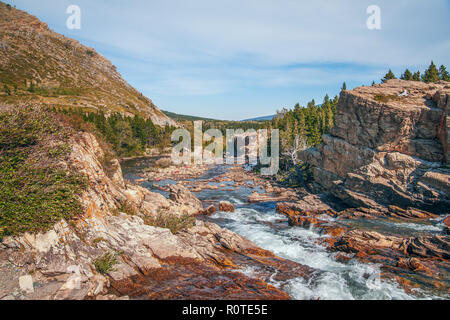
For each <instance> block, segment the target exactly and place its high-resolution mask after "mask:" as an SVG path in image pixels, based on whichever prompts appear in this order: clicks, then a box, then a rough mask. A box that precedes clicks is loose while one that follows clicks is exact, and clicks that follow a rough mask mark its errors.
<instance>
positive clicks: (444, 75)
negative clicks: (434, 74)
mask: <svg viewBox="0 0 450 320" xmlns="http://www.w3.org/2000/svg"><path fill="white" fill-rule="evenodd" d="M439 76H440V77H441V80H444V81H450V74H449V73H448V71H447V68H445V66H444V65H441V67H440V68H439Z"/></svg>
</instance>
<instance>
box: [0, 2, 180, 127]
mask: <svg viewBox="0 0 450 320" xmlns="http://www.w3.org/2000/svg"><path fill="white" fill-rule="evenodd" d="M0 85H1V88H2V89H5V88H6V89H5V90H2V94H0V101H3V102H6V103H9V104H11V105H14V104H17V103H19V102H26V103H32V104H33V105H36V104H42V105H48V106H52V107H64V108H66V107H73V108H83V109H85V110H91V111H95V110H101V111H103V112H105V113H106V114H108V113H111V112H121V113H124V114H129V115H132V114H139V115H141V116H143V117H145V118H148V117H150V118H151V119H152V121H153V123H155V124H158V125H166V124H169V125H175V121H173V120H172V119H170V118H169V117H167V116H166V115H164V114H163V113H162V112H161V111H160V110H159V109H158V108H157V107H156V106H155V105H154V104H153V102H152V101H151V100H150V99H148V98H146V97H145V96H143V95H142V94H141V93H140V92H138V91H137V90H136V89H134V88H133V87H132V86H131V85H129V84H128V83H127V82H126V81H125V80H124V79H123V78H122V77H121V75H120V74H119V72H117V70H116V67H115V66H114V65H113V64H112V63H111V62H110V61H109V60H107V59H105V58H104V57H103V56H102V55H100V54H99V53H97V52H96V51H95V50H94V49H92V48H88V47H85V46H83V45H82V44H80V43H79V42H78V41H76V40H73V39H70V38H67V37H64V36H62V35H60V34H58V33H55V32H53V31H51V30H50V29H49V28H48V26H47V24H45V23H43V22H41V21H39V20H38V19H37V18H36V17H34V16H31V15H29V14H27V13H26V12H23V11H20V10H17V9H15V8H12V7H11V6H7V5H6V4H5V3H3V2H0ZM7 92H8V93H7Z"/></svg>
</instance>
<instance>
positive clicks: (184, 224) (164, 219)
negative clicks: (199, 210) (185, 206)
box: [144, 212, 196, 234]
mask: <svg viewBox="0 0 450 320" xmlns="http://www.w3.org/2000/svg"><path fill="white" fill-rule="evenodd" d="M195 221H196V220H195V217H193V216H191V215H188V214H183V215H181V216H178V215H175V214H169V213H163V212H160V213H158V215H157V216H156V217H146V218H144V222H145V224H146V225H149V226H153V227H159V228H166V229H169V230H170V232H172V233H173V234H176V233H178V232H179V231H182V230H186V229H189V228H192V227H193V226H195Z"/></svg>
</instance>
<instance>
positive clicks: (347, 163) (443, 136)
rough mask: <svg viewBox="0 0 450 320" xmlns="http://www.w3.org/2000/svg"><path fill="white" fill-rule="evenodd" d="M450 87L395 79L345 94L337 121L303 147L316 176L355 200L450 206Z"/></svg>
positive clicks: (442, 209) (437, 208)
mask: <svg viewBox="0 0 450 320" xmlns="http://www.w3.org/2000/svg"><path fill="white" fill-rule="evenodd" d="M449 96H450V86H449V85H448V83H445V82H440V83H433V84H425V83H421V82H414V81H402V80H390V81H387V83H384V84H381V85H375V86H371V87H359V88H356V89H354V90H351V91H344V92H342V93H341V97H340V99H339V105H338V107H337V117H336V121H335V126H334V128H332V130H331V131H330V134H328V135H325V136H324V137H323V143H322V144H321V145H319V146H318V147H317V148H313V149H309V150H307V151H305V152H303V153H302V154H301V157H302V159H303V160H304V161H306V162H307V163H309V164H310V165H312V167H313V176H314V181H315V182H316V183H317V184H318V185H320V186H321V187H323V188H325V189H326V190H328V191H330V192H331V193H332V194H333V195H334V196H336V197H338V198H340V199H342V200H343V201H344V202H346V203H347V204H349V205H351V206H355V207H360V206H363V207H369V208H377V209H381V208H383V207H384V206H386V205H396V206H399V207H402V208H405V209H406V208H408V207H416V208H422V209H425V210H428V211H431V212H435V213H448V207H449V205H450V168H449V163H450V117H449V115H450V99H449Z"/></svg>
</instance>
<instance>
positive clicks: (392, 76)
mask: <svg viewBox="0 0 450 320" xmlns="http://www.w3.org/2000/svg"><path fill="white" fill-rule="evenodd" d="M392 79H397V78H396V77H395V74H394V73H393V72H392V70H391V69H389V71H388V73H386V75H385V76H384V78H383V79H381V82H383V83H385V82H386V81H388V80H392Z"/></svg>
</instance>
